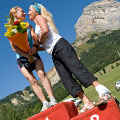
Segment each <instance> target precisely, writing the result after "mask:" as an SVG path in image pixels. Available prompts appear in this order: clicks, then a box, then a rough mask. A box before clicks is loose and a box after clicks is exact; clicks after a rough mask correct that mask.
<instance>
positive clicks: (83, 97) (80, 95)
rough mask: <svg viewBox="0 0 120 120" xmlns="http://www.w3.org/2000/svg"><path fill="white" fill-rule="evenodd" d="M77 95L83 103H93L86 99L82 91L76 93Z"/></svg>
mask: <svg viewBox="0 0 120 120" xmlns="http://www.w3.org/2000/svg"><path fill="white" fill-rule="evenodd" d="M78 97H80V98H81V100H82V101H83V103H84V104H86V105H93V103H92V102H91V101H90V100H89V99H88V97H87V96H86V95H85V94H84V92H80V93H78Z"/></svg>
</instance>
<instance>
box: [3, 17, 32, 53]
mask: <svg viewBox="0 0 120 120" xmlns="http://www.w3.org/2000/svg"><path fill="white" fill-rule="evenodd" d="M7 20H8V23H6V24H5V27H6V28H7V32H5V34H4V36H6V37H7V38H8V39H9V40H10V41H11V42H12V43H13V44H14V45H16V46H17V47H18V48H20V49H21V50H23V51H25V52H28V51H29V50H30V46H29V43H28V37H27V27H28V26H29V24H28V22H21V21H15V22H13V21H12V20H11V19H10V18H8V19H7Z"/></svg>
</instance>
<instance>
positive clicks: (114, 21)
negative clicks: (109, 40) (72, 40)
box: [75, 0, 120, 39]
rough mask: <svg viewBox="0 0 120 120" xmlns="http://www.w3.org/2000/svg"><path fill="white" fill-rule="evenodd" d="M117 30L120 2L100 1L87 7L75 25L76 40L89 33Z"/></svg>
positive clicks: (119, 17) (119, 25) (119, 20)
mask: <svg viewBox="0 0 120 120" xmlns="http://www.w3.org/2000/svg"><path fill="white" fill-rule="evenodd" d="M118 28H120V2H117V1H116V0H100V1H97V2H94V3H92V4H90V5H88V6H87V7H85V8H84V10H83V14H82V15H81V16H80V18H79V19H78V21H77V23H76V25H75V30H76V37H77V39H78V38H83V37H85V36H87V35H88V34H90V33H95V32H101V31H106V30H114V29H118Z"/></svg>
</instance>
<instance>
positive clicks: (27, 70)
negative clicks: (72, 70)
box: [9, 6, 57, 111]
mask: <svg viewBox="0 0 120 120" xmlns="http://www.w3.org/2000/svg"><path fill="white" fill-rule="evenodd" d="M9 16H10V18H11V19H12V21H13V22H14V21H18V20H21V21H24V20H25V19H26V18H25V16H26V13H24V11H23V9H22V8H20V7H18V6H16V7H13V8H12V9H11V10H10V13H9ZM30 28H31V29H32V27H31V26H30ZM27 34H28V42H29V45H30V47H33V46H34V45H33V41H32V36H31V35H33V34H32V32H31V31H30V29H27ZM33 37H34V36H33ZM10 45H11V47H12V49H13V51H15V52H16V57H17V64H18V67H19V69H20V71H21V73H22V74H23V76H24V77H25V78H26V79H27V80H28V81H29V82H30V84H31V86H32V88H33V91H34V93H35V94H36V95H37V97H38V98H39V99H40V101H41V102H42V103H43V107H42V110H41V111H44V110H46V109H48V108H49V107H50V106H53V105H55V104H57V102H56V99H55V97H54V96H53V92H52V88H51V84H50V81H49V80H48V78H47V77H46V75H45V72H44V66H43V63H42V60H41V58H40V56H39V55H38V53H36V54H34V55H33V56H34V58H35V61H34V63H32V61H31V59H30V55H29V54H28V53H26V52H24V51H22V50H20V49H19V48H18V47H16V46H15V45H14V44H13V43H11V42H10ZM34 69H35V70H36V72H37V74H38V76H39V78H40V80H41V82H42V84H43V86H44V88H45V90H46V92H47V94H48V96H49V98H50V103H49V102H48V101H47V100H46V98H45V96H44V94H43V92H42V90H41V88H40V86H39V85H38V83H37V80H36V78H35V76H34V74H33V72H32V71H33V70H34Z"/></svg>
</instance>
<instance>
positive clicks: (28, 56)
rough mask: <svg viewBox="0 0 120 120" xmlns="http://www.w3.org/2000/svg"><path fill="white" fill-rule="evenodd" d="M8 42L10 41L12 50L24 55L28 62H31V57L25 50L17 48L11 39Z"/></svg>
mask: <svg viewBox="0 0 120 120" xmlns="http://www.w3.org/2000/svg"><path fill="white" fill-rule="evenodd" d="M9 42H10V45H11V48H12V50H13V51H14V52H16V53H18V54H20V55H22V56H24V57H26V58H27V59H28V61H29V62H30V63H32V62H33V60H32V59H31V57H30V55H29V54H28V53H27V52H24V51H22V50H21V49H19V48H18V47H17V46H16V45H14V44H13V43H12V42H11V41H9Z"/></svg>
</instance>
